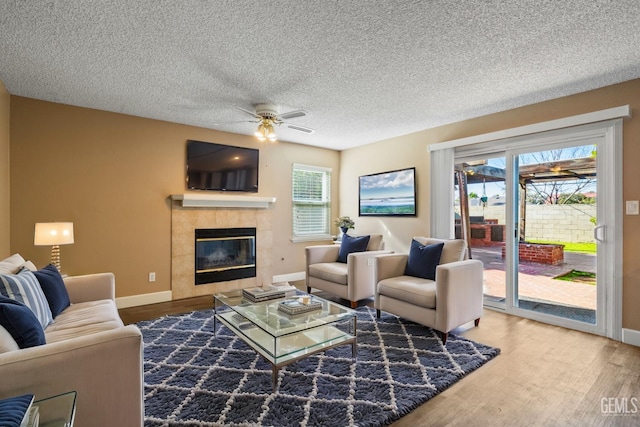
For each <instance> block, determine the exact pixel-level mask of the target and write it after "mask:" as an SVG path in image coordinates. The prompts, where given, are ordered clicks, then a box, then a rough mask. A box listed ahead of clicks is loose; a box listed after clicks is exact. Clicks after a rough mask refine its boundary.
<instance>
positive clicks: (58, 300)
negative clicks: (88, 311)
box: [33, 264, 71, 319]
mask: <svg viewBox="0 0 640 427" xmlns="http://www.w3.org/2000/svg"><path fill="white" fill-rule="evenodd" d="M33 274H35V276H36V278H37V279H38V282H39V283H40V287H41V288H42V292H44V296H45V297H46V298H47V302H48V303H49V308H50V309H51V314H52V315H53V318H54V319H55V318H56V316H57V315H58V314H60V313H61V312H62V310H64V309H65V308H67V307H69V306H70V305H71V301H70V300H69V293H68V292H67V287H66V286H65V285H64V280H62V276H61V275H60V272H59V271H58V269H57V268H56V266H55V265H53V264H49V265H47V266H46V267H44V268H42V269H40V270H38V271H34V272H33Z"/></svg>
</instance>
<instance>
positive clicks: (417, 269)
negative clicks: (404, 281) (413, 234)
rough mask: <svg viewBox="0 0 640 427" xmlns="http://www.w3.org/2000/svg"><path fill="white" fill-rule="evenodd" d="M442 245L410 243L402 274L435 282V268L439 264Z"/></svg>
mask: <svg viewBox="0 0 640 427" xmlns="http://www.w3.org/2000/svg"><path fill="white" fill-rule="evenodd" d="M442 248H444V243H436V244H433V245H426V246H425V245H422V244H421V243H420V242H418V241H417V240H412V241H411V250H410V251H409V261H408V262H407V267H406V268H405V271H404V274H406V275H407V276H414V277H421V278H423V279H429V280H436V267H437V266H438V264H440V256H441V255H442Z"/></svg>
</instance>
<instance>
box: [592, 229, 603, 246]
mask: <svg viewBox="0 0 640 427" xmlns="http://www.w3.org/2000/svg"><path fill="white" fill-rule="evenodd" d="M604 237H605V236H604V225H597V226H596V227H594V229H593V238H594V239H595V241H596V242H600V243H604Z"/></svg>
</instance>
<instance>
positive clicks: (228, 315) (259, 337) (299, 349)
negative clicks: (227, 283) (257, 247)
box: [214, 290, 356, 381]
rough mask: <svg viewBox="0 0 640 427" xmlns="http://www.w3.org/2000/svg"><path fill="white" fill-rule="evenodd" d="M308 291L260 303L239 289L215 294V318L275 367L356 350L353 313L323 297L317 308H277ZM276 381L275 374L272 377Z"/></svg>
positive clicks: (316, 298)
mask: <svg viewBox="0 0 640 427" xmlns="http://www.w3.org/2000/svg"><path fill="white" fill-rule="evenodd" d="M304 296H306V297H309V295H308V294H303V295H298V296H295V297H288V298H280V299H274V300H269V301H263V302H251V301H249V300H247V299H245V298H243V296H242V290H237V291H230V292H225V293H221V294H217V295H214V310H215V319H216V321H220V322H222V323H224V324H225V325H226V326H227V327H229V328H230V329H231V330H232V331H233V332H234V333H235V334H236V335H237V336H238V337H240V338H241V339H242V340H243V341H245V342H246V343H247V344H248V345H249V346H250V347H252V348H253V349H254V350H256V351H257V352H258V353H260V354H261V355H262V356H263V357H265V358H266V359H267V361H269V362H270V363H271V364H272V365H273V369H274V376H275V375H277V370H278V368H279V367H280V366H283V365H285V364H288V363H291V362H293V361H295V360H299V359H301V358H303V357H307V356H309V355H311V354H314V353H317V352H319V351H324V350H327V349H329V348H332V347H335V346H338V345H343V344H349V343H351V344H352V346H353V349H352V353H353V355H354V357H355V351H356V312H355V311H354V310H352V309H350V308H347V307H344V306H341V305H339V304H336V303H333V302H331V301H327V300H324V299H322V298H319V297H316V296H311V298H312V301H319V302H320V303H321V307H320V308H318V309H317V310H313V311H309V312H306V313H301V314H293V315H291V314H287V313H284V312H282V311H280V310H278V305H279V304H280V303H281V302H282V301H285V300H288V299H294V298H302V297H304ZM274 381H275V377H274Z"/></svg>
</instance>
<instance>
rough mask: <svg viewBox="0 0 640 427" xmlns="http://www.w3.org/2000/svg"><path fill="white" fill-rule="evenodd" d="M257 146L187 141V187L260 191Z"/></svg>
mask: <svg viewBox="0 0 640 427" xmlns="http://www.w3.org/2000/svg"><path fill="white" fill-rule="evenodd" d="M258 154H259V151H258V150H257V149H255V148H243V147H233V146H231V145H223V144H215V143H211V142H202V141H191V140H189V141H187V188H188V189H190V190H217V191H248V192H254V193H255V192H257V191H258Z"/></svg>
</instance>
